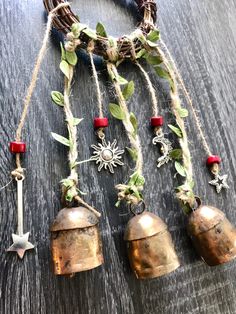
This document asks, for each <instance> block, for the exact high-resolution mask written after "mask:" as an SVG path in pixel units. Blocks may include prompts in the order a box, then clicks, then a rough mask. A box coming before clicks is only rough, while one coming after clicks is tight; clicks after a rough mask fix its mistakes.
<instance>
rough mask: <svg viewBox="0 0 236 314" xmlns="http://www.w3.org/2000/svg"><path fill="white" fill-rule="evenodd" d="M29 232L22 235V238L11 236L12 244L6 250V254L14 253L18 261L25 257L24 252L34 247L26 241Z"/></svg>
mask: <svg viewBox="0 0 236 314" xmlns="http://www.w3.org/2000/svg"><path fill="white" fill-rule="evenodd" d="M28 239H29V232H27V233H25V234H23V235H22V236H20V235H17V234H14V233H13V234H12V240H13V244H12V245H11V246H10V247H9V249H7V252H16V253H17V254H18V256H19V258H20V259H22V258H23V257H24V255H25V251H27V250H31V249H33V248H34V245H33V244H32V243H30V242H29V241H28Z"/></svg>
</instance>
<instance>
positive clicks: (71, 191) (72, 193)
mask: <svg viewBox="0 0 236 314" xmlns="http://www.w3.org/2000/svg"><path fill="white" fill-rule="evenodd" d="M76 195H77V191H76V190H75V189H69V190H68V191H67V192H66V200H67V202H72V200H73V198H74V197H75V196H76Z"/></svg>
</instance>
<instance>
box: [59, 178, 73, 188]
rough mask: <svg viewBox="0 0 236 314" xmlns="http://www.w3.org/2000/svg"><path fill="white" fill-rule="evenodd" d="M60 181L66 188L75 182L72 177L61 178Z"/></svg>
mask: <svg viewBox="0 0 236 314" xmlns="http://www.w3.org/2000/svg"><path fill="white" fill-rule="evenodd" d="M61 183H62V184H63V185H64V186H65V187H66V188H71V187H72V186H73V185H74V184H75V183H74V181H73V180H72V179H63V180H61Z"/></svg>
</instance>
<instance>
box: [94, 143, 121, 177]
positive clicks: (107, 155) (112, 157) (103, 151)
mask: <svg viewBox="0 0 236 314" xmlns="http://www.w3.org/2000/svg"><path fill="white" fill-rule="evenodd" d="M116 143H117V141H116V140H114V141H113V142H112V143H110V142H108V143H106V141H105V139H102V143H98V146H97V145H91V147H92V148H93V149H94V152H93V156H92V157H91V158H90V160H93V161H96V164H99V166H98V171H101V170H102V168H103V167H104V169H105V170H107V169H108V170H109V171H110V172H111V173H114V168H115V167H117V165H120V166H123V165H124V163H123V162H122V161H121V160H120V159H121V158H122V156H121V155H122V154H123V153H124V150H122V149H119V148H118V147H117V146H116Z"/></svg>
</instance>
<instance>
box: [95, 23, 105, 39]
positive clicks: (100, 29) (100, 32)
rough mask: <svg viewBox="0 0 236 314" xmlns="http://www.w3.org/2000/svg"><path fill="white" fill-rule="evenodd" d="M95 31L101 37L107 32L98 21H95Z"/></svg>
mask: <svg viewBox="0 0 236 314" xmlns="http://www.w3.org/2000/svg"><path fill="white" fill-rule="evenodd" d="M96 32H97V34H98V35H100V36H102V37H107V33H106V30H105V27H104V25H103V24H102V23H100V22H98V23H97V26H96Z"/></svg>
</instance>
